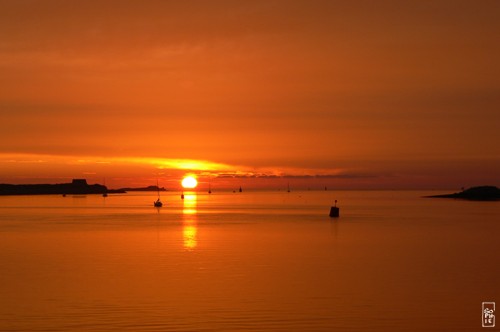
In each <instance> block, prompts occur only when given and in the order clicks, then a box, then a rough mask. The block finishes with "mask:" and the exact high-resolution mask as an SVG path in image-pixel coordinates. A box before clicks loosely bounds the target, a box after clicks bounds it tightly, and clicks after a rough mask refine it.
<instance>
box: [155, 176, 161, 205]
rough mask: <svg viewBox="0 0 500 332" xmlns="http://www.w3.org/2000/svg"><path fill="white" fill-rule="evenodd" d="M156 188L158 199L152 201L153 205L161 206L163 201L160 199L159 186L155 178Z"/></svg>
mask: <svg viewBox="0 0 500 332" xmlns="http://www.w3.org/2000/svg"><path fill="white" fill-rule="evenodd" d="M156 188H157V189H158V199H157V200H156V201H155V202H154V203H153V205H154V206H155V207H162V206H163V203H162V202H161V200H160V187H159V186H158V180H156Z"/></svg>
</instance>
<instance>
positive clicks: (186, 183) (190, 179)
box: [182, 176, 198, 189]
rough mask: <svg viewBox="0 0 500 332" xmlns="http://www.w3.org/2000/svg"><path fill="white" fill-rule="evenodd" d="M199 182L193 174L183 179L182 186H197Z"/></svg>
mask: <svg viewBox="0 0 500 332" xmlns="http://www.w3.org/2000/svg"><path fill="white" fill-rule="evenodd" d="M197 184H198V181H196V179H195V178H194V177H193V176H186V177H185V178H184V179H182V187H183V188H189V189H191V188H195V187H196V185H197Z"/></svg>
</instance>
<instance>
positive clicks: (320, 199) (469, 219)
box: [0, 191, 500, 331]
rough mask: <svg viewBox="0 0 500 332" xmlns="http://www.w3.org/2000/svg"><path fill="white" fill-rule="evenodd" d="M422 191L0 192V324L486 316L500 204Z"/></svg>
mask: <svg viewBox="0 0 500 332" xmlns="http://www.w3.org/2000/svg"><path fill="white" fill-rule="evenodd" d="M425 194H430V193H429V192H415V191H364V192H363V191H338V192H333V191H325V192H315V191H303V192H291V193H286V192H243V193H217V192H216V193H213V194H211V195H208V194H206V193H198V194H186V199H184V200H181V199H180V197H179V195H178V194H177V193H169V194H165V195H163V196H162V200H163V201H164V204H165V205H164V207H163V208H161V209H156V208H154V207H153V206H152V203H153V201H154V199H155V198H156V197H155V195H154V194H149V193H133V194H126V195H110V196H108V197H107V198H103V197H101V196H97V195H96V196H92V195H88V196H67V197H61V196H19V197H13V196H4V197H0V264H1V265H0V330H2V331H122V330H130V331H237V330H245V331H332V330H339V331H359V330H362V329H365V330H372V331H387V330H393V331H420V330H435V331H443V330H449V331H461V330H462V331H469V330H474V329H481V303H482V302H483V301H499V303H500V286H499V284H498V281H499V280H500V268H499V266H500V264H499V263H500V262H499V259H498V253H499V252H500V242H499V235H500V232H499V231H500V205H499V204H498V203H497V202H468V201H460V200H445V199H423V198H420V197H421V196H422V195H425ZM334 199H338V200H339V204H340V207H341V211H340V214H341V217H340V218H338V219H332V218H329V217H328V212H329V208H330V206H331V205H332V202H333V200H334Z"/></svg>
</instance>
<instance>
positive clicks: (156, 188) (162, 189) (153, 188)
mask: <svg viewBox="0 0 500 332" xmlns="http://www.w3.org/2000/svg"><path fill="white" fill-rule="evenodd" d="M117 190H121V191H123V192H128V191H167V189H165V188H163V187H161V188H159V187H157V186H148V187H142V188H120V189H117Z"/></svg>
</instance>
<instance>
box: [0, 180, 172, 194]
mask: <svg viewBox="0 0 500 332" xmlns="http://www.w3.org/2000/svg"><path fill="white" fill-rule="evenodd" d="M128 191H166V189H165V188H159V187H157V186H149V187H144V188H121V189H108V188H107V187H106V186H104V185H101V184H92V185H89V184H88V183H87V180H86V179H73V181H72V182H71V183H58V184H0V195H4V196H5V195H91V194H124V193H126V192H128Z"/></svg>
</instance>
